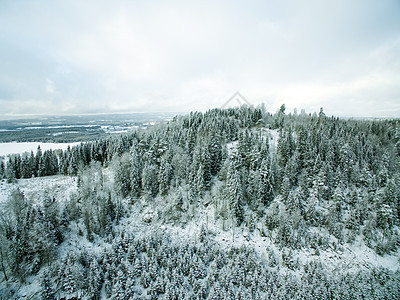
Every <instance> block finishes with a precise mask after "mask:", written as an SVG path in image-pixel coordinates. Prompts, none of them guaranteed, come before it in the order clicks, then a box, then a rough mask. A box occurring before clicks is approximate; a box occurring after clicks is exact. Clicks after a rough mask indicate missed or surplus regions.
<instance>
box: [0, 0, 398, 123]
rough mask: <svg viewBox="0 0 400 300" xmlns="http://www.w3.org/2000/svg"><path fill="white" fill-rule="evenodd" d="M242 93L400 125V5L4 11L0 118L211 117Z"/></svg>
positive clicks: (1, 0) (205, 3)
mask: <svg viewBox="0 0 400 300" xmlns="http://www.w3.org/2000/svg"><path fill="white" fill-rule="evenodd" d="M236 91H239V92H240V93H241V94H242V95H244V96H245V97H246V98H247V100H248V101H249V102H251V103H252V104H254V105H258V104H260V103H261V102H264V103H265V105H266V107H267V109H268V110H270V111H276V109H277V108H278V107H279V106H280V105H281V104H282V103H285V104H286V107H287V108H288V110H292V109H293V108H294V107H297V108H298V110H299V111H300V109H302V108H304V109H306V111H307V112H313V111H318V110H319V108H320V107H324V110H325V112H326V113H327V114H329V115H331V114H334V115H339V116H357V117H359V116H378V117H384V116H388V117H400V1H399V0H392V1H391V0H379V1H376V0H343V1H342V0H335V1H332V0H327V1H322V0H315V1H307V0H306V1H295V0H293V1H265V0H264V1H262V0H260V1H251V0H250V1H215V0H214V1H209V0H202V1H156V0H152V1H118V0H117V1H115V0H113V1H99V0H96V1H95V0H93V1H86V0H69V1H54V0H35V1H30V0H29V1H28V0H26V1H24V0H18V1H13V0H0V115H2V116H6V115H14V114H38V113H46V114H71V113H96V112H128V111H129V112H151V111H153V112H154V111H180V112H187V111H191V110H202V111H204V110H206V109H209V108H213V107H220V106H222V105H223V104H224V103H225V102H226V101H227V100H228V99H229V97H230V96H231V95H232V94H233V93H234V92H236Z"/></svg>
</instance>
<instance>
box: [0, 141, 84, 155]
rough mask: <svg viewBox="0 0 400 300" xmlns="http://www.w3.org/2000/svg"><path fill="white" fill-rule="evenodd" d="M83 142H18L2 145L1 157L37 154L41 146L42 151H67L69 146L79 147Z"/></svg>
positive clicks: (0, 147)
mask: <svg viewBox="0 0 400 300" xmlns="http://www.w3.org/2000/svg"><path fill="white" fill-rule="evenodd" d="M79 144H81V142H75V143H39V142H23V143H17V142H12V143H0V156H6V155H9V154H14V153H15V154H16V153H18V154H22V153H25V152H29V153H30V152H31V151H33V153H36V150H37V148H38V146H39V145H40V148H41V149H42V151H45V150H50V149H52V150H56V149H62V150H66V149H67V148H68V146H70V147H72V146H75V145H79Z"/></svg>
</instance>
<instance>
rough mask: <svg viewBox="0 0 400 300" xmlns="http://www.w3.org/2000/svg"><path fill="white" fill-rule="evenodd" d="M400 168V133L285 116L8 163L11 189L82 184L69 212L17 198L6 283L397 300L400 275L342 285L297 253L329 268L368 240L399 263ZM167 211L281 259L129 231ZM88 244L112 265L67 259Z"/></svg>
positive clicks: (138, 134) (122, 291) (254, 112)
mask: <svg viewBox="0 0 400 300" xmlns="http://www.w3.org/2000/svg"><path fill="white" fill-rule="evenodd" d="M399 163H400V122H399V121H398V120H379V121H369V120H341V119H338V118H335V117H327V116H325V114H324V113H323V111H322V109H321V111H320V113H319V114H318V115H317V114H313V115H311V114H310V115H307V114H305V113H304V112H303V113H301V114H299V115H298V114H286V112H285V107H284V105H283V106H282V107H281V109H280V110H279V111H278V112H277V113H276V114H271V113H268V112H267V111H266V110H265V108H264V107H258V108H250V107H241V108H237V109H213V110H210V111H208V112H206V113H199V112H194V113H190V114H189V115H187V116H177V117H175V118H174V119H173V120H172V121H170V122H168V123H167V124H161V125H156V126H153V127H150V128H148V129H146V130H137V131H134V132H131V133H128V134H124V135H121V136H118V137H116V136H114V137H111V138H108V139H102V140H99V141H95V142H89V143H83V144H81V145H80V146H76V147H73V148H71V149H68V150H66V151H58V152H53V151H45V152H44V153H42V151H41V149H40V148H38V151H37V153H36V154H33V153H31V154H30V155H29V154H25V155H22V156H20V155H15V156H12V157H10V158H9V160H8V161H7V163H5V164H4V163H3V162H2V163H1V165H0V176H1V177H4V178H6V179H7V180H8V181H9V182H12V181H14V180H15V179H19V178H30V177H32V176H35V177H36V176H47V175H54V174H64V175H72V176H77V180H78V191H77V192H76V193H75V194H73V195H71V197H70V198H68V199H62V200H63V201H60V200H61V199H51V198H50V197H47V198H46V197H45V198H44V199H26V197H25V196H24V195H23V194H22V193H21V192H20V191H15V192H14V193H13V195H12V197H11V198H10V201H9V204H8V207H7V210H8V211H9V212H10V213H9V214H7V216H6V217H3V220H2V222H1V250H2V251H1V253H2V256H1V260H2V270H3V273H4V276H3V277H4V278H6V276H7V275H8V277H10V276H11V277H13V278H17V279H20V280H25V278H26V277H27V276H29V275H32V274H33V275H35V274H39V273H40V276H41V283H42V291H41V292H42V295H43V297H44V298H47V299H51V298H52V297H54V295H55V294H57V293H58V294H60V295H64V296H66V297H72V296H77V297H78V296H82V297H87V298H90V299H98V298H99V297H100V295H101V293H103V294H102V295H103V296H104V295H105V296H106V297H111V298H115V299H129V298H130V297H140V296H142V297H147V298H150V299H155V298H157V297H158V296H160V295H162V297H164V298H165V299H184V298H185V297H186V298H190V299H204V298H209V299H224V298H227V299H228V298H229V299H258V298H276V299H286V298H287V299H296V298H297V299H342V298H346V297H348V298H357V297H358V298H368V299H369V298H376V299H381V298H387V299H396V298H398V297H399V294H398V293H399V290H400V285H399V278H400V276H399V274H398V273H393V272H390V271H388V270H387V269H383V268H382V269H379V268H378V269H377V268H371V269H368V270H367V269H363V268H361V269H360V270H358V271H356V272H354V271H353V272H350V271H349V272H348V271H347V270H345V269H344V270H339V271H338V272H337V273H333V274H330V273H328V272H327V270H326V269H325V268H324V266H323V265H322V264H320V263H318V261H317V262H316V261H311V262H309V263H307V264H306V265H304V266H300V265H299V263H298V261H296V260H294V259H293V251H297V250H301V249H312V251H314V252H315V254H316V256H318V253H319V251H322V250H326V249H328V248H331V249H339V248H340V247H342V246H343V245H344V244H346V243H348V244H351V243H353V242H354V241H355V239H356V238H359V239H361V240H362V241H363V242H364V243H365V244H366V245H367V246H368V247H369V248H370V249H372V250H373V251H375V252H376V253H377V254H378V255H384V254H392V253H395V252H396V251H398V249H399V245H400V231H399V220H400V210H399V205H400V164H399ZM105 168H108V170H110V173H111V174H112V175H113V178H112V181H111V183H110V182H109V180H108V179H109V178H108V179H106V178H105V175H104V170H105ZM153 203H156V205H155V206H156V207H157V209H158V210H157V212H156V215H157V218H158V221H159V222H161V223H162V222H164V223H165V224H172V225H173V226H182V227H183V226H185V224H186V223H187V222H189V221H190V219H191V218H194V217H199V215H201V213H202V212H204V211H212V212H213V216H214V219H213V221H214V222H216V223H218V222H219V223H218V224H222V228H221V230H228V229H232V230H235V228H237V229H241V230H242V231H246V232H249V233H250V234H253V233H255V232H258V233H259V234H260V235H261V236H264V237H268V238H270V239H271V241H272V242H273V243H274V245H275V246H277V249H278V251H275V250H273V249H272V248H271V249H266V255H267V259H261V258H260V257H258V255H257V254H256V252H255V251H254V250H253V249H250V248H245V247H243V248H240V249H236V248H232V249H231V250H223V249H222V248H221V247H220V246H219V245H218V243H215V242H214V241H213V237H212V235H211V234H209V231H208V230H206V229H204V228H203V229H202V230H201V233H200V234H199V236H198V237H197V239H196V242H195V243H189V242H185V243H181V242H177V241H175V240H174V238H173V237H168V235H160V234H156V235H150V234H148V235H144V236H142V235H136V234H135V233H132V232H133V231H132V230H130V229H129V226H128V225H126V224H128V223H124V222H122V223H121V221H124V220H127V219H129V218H130V217H131V216H132V214H133V213H136V212H134V211H133V210H134V209H137V210H141V209H143V206H146V207H147V206H148V207H152V204H153ZM151 220H152V218H151V217H149V218H146V219H145V222H147V223H148V222H151ZM161 223H160V224H161ZM124 224H125V225H124ZM123 226H126V227H123ZM77 228H78V229H79V230H78V229H77ZM76 230H78V231H77V234H78V235H79V236H80V237H81V238H83V239H86V240H87V242H88V243H93V244H96V245H100V246H97V247H99V248H101V251H97V252H93V253H92V252H90V251H86V250H71V249H70V250H69V251H67V253H65V252H66V251H63V252H62V253H60V252H59V251H58V249H60V247H63V245H65V244H66V243H67V242H68V239H70V238H71V234H73V233H75V231H76ZM117 232H122V233H117ZM39 233H40V234H39ZM99 241H101V242H99ZM47 265H50V266H51V268H50V267H47ZM280 268H284V269H285V270H289V271H285V272H281V271H280ZM299 271H301V272H300V273H299ZM299 274H301V275H299ZM9 292H10V293H12V291H11V290H10V291H9ZM0 296H1V295H0Z"/></svg>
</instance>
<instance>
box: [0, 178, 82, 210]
mask: <svg viewBox="0 0 400 300" xmlns="http://www.w3.org/2000/svg"><path fill="white" fill-rule="evenodd" d="M17 188H19V189H20V191H21V192H23V193H24V195H25V196H26V197H27V198H28V199H32V200H34V201H37V199H42V198H43V197H42V196H43V195H45V194H47V195H48V196H50V197H52V198H53V197H54V199H55V200H56V201H63V200H65V198H67V197H69V195H70V193H71V192H73V191H76V189H77V180H76V178H75V177H70V176H63V175H55V176H47V177H37V178H29V179H19V180H18V181H17V182H16V183H7V182H6V181H5V180H2V181H0V205H2V204H3V203H4V202H5V201H7V199H8V197H9V196H10V195H11V193H12V191H13V190H15V189H17Z"/></svg>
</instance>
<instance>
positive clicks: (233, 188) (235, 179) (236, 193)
mask: <svg viewBox="0 0 400 300" xmlns="http://www.w3.org/2000/svg"><path fill="white" fill-rule="evenodd" d="M227 177H228V178H227V183H226V184H227V197H228V202H229V205H230V210H231V211H232V213H233V217H234V218H235V219H236V223H237V224H238V225H240V224H241V223H242V221H243V208H242V205H243V190H242V183H241V178H240V174H239V172H238V171H237V170H236V169H235V168H232V167H231V168H230V169H229V171H228V176H227Z"/></svg>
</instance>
